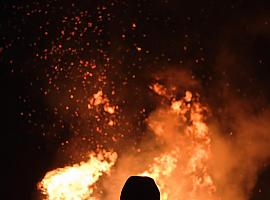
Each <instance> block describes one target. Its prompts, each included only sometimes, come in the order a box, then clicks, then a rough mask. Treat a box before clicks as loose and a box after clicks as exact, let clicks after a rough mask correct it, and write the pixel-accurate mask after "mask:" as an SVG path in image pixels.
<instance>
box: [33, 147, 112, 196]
mask: <svg viewBox="0 0 270 200" xmlns="http://www.w3.org/2000/svg"><path fill="white" fill-rule="evenodd" d="M89 157H90V158H89V160H88V161H87V162H81V163H79V164H75V165H73V166H66V167H64V168H58V169H55V170H53V171H50V172H48V173H47V174H46V175H45V177H44V178H43V180H42V181H41V182H40V183H38V188H39V189H40V190H41V191H42V193H43V194H44V195H46V196H47V199H48V200H61V199H65V200H83V199H89V198H90V197H91V195H92V194H93V190H94V189H93V186H94V184H95V183H96V182H97V181H98V180H99V177H100V176H102V174H103V173H109V172H110V169H111V167H112V166H113V165H114V163H115V161H116V158H117V154H116V153H113V152H101V153H99V154H90V156H89Z"/></svg>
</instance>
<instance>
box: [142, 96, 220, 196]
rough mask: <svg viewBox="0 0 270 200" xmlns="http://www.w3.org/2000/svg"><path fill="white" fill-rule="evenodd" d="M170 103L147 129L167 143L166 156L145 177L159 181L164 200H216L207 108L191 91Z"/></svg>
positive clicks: (151, 121) (150, 118)
mask: <svg viewBox="0 0 270 200" xmlns="http://www.w3.org/2000/svg"><path fill="white" fill-rule="evenodd" d="M156 92H157V94H159V95H162V96H164V97H165V98H170V97H168V96H166V95H164V93H160V92H159V91H156ZM170 102H171V103H170V105H167V106H166V107H165V108H164V107H162V108H161V109H159V110H157V111H156V112H154V113H152V115H151V116H150V117H149V121H148V125H149V127H150V129H151V130H152V131H153V132H154V133H155V134H156V136H157V138H159V139H160V140H162V141H163V142H165V143H164V146H165V149H166V152H165V153H164V154H163V155H162V156H160V157H157V158H155V159H154V163H153V164H152V165H151V166H150V167H149V169H148V170H146V172H144V173H142V175H148V176H150V177H152V178H154V179H155V180H156V182H157V184H158V185H159V188H160V190H161V194H162V196H161V199H162V200H168V199H193V200H203V199H215V197H214V193H215V190H216V186H215V184H214V181H213V179H212V177H211V175H210V173H209V168H208V161H209V159H210V158H211V134H210V132H209V129H208V126H207V124H206V123H205V112H207V108H206V107H204V106H202V105H201V104H200V102H199V99H198V98H195V97H193V95H192V93H191V92H190V91H187V92H186V93H185V96H184V97H183V98H181V99H176V98H172V99H171V101H170Z"/></svg>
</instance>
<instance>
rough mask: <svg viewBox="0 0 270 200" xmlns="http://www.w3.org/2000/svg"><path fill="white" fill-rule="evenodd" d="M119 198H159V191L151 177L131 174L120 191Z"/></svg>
mask: <svg viewBox="0 0 270 200" xmlns="http://www.w3.org/2000/svg"><path fill="white" fill-rule="evenodd" d="M120 200H160V193H159V190H158V187H157V185H156V183H155V181H154V180H153V179H152V178H150V177H145V176H131V177H129V178H128V179H127V181H126V183H125V185H124V187H123V189H122V191H121V197H120Z"/></svg>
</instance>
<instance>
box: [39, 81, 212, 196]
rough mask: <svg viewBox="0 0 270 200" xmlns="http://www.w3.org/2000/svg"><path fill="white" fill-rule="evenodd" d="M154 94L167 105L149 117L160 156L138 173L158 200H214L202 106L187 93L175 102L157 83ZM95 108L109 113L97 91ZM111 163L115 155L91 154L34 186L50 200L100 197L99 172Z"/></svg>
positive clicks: (94, 98)
mask: <svg viewBox="0 0 270 200" xmlns="http://www.w3.org/2000/svg"><path fill="white" fill-rule="evenodd" d="M153 90H154V91H155V92H156V93H157V94H158V95H160V96H162V97H164V98H167V99H168V100H169V102H170V104H169V105H165V106H164V105H163V106H162V107H161V108H159V109H157V110H156V111H154V112H152V113H151V114H150V116H149V117H148V120H147V123H148V127H149V128H150V130H151V131H152V132H153V133H154V134H155V135H156V139H157V140H158V141H160V142H161V144H162V145H161V147H160V150H157V152H158V153H159V156H156V157H155V158H154V159H153V161H152V163H151V161H150V163H151V164H150V165H149V166H147V167H146V169H145V170H144V171H143V172H141V173H139V175H142V176H150V177H152V178H153V179H155V181H156V183H157V184H158V187H159V189H160V191H161V200H168V199H170V200H171V199H175V200H178V199H190V200H206V199H207V200H216V199H217V198H216V197H215V191H216V186H215V183H214V181H213V179H212V177H211V175H210V172H209V171H210V169H209V166H208V163H209V160H210V158H211V133H210V131H209V129H208V126H207V124H206V122H205V113H207V108H206V107H204V106H202V104H201V103H200V102H199V97H198V96H194V95H193V94H192V93H191V92H190V91H186V92H185V96H184V97H182V98H180V99H177V98H175V97H172V96H168V95H167V92H166V91H167V89H166V88H165V87H164V86H162V85H160V84H154V86H153ZM166 102H168V101H166ZM99 105H103V109H104V110H105V111H106V112H109V113H113V111H114V109H111V108H110V106H109V105H110V104H109V100H108V99H107V97H106V96H104V95H103V93H102V91H99V92H98V93H96V94H94V96H93V98H91V99H90V100H89V105H88V106H89V107H91V108H93V106H99ZM106 106H109V107H106ZM110 109H111V110H110ZM135 159H136V158H135ZM115 162H116V153H111V152H107V153H105V155H103V156H102V157H100V154H98V155H90V159H89V161H87V162H82V163H80V164H76V165H73V166H67V167H64V168H59V169H56V170H53V171H51V172H48V173H47V174H46V176H45V177H44V179H43V180H42V181H41V182H40V183H39V184H38V188H39V189H40V190H41V191H42V193H43V194H45V195H47V197H48V199H50V200H58V199H65V200H69V199H80V200H83V199H89V198H90V197H91V198H90V199H99V198H97V197H95V195H94V194H93V191H94V187H95V186H96V182H97V181H98V180H99V177H100V176H102V174H103V173H108V172H110V169H111V168H112V167H113V165H114V163H115ZM127 165H129V164H127ZM135 168H136V167H135ZM127 169H128V168H125V170H127ZM130 175H132V174H130ZM116 179H117V178H116ZM117 180H118V179H117ZM121 184H123V183H121Z"/></svg>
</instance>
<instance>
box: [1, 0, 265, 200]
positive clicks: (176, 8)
mask: <svg viewBox="0 0 270 200" xmlns="http://www.w3.org/2000/svg"><path fill="white" fill-rule="evenodd" d="M111 3H113V4H114V6H111V7H110V6H108V5H111ZM103 5H106V6H108V7H109V11H108V12H109V13H111V15H112V16H113V17H112V20H111V21H107V20H103V21H101V22H99V23H100V26H102V27H103V31H104V32H105V33H104V34H103V35H102V36H97V35H96V34H92V35H91V34H90V35H89V36H88V39H89V40H90V41H91V40H96V38H95V37H98V39H100V40H102V41H111V42H112V44H113V45H112V46H111V47H106V46H104V45H103V46H102V47H101V48H104V49H105V51H108V52H110V53H111V56H112V57H113V56H114V57H115V58H116V59H115V60H121V61H122V62H121V64H119V65H120V66H121V70H120V71H121V73H122V74H123V75H122V76H123V77H128V78H129V76H130V74H136V75H138V76H139V75H140V74H143V73H149V72H152V71H159V70H164V69H165V68H168V66H173V68H177V67H178V66H180V68H181V67H182V68H185V69H186V68H188V69H189V71H190V72H191V73H192V74H193V75H194V76H195V77H196V79H198V80H200V82H201V83H202V90H204V93H205V98H206V99H207V98H210V100H209V102H210V103H211V102H212V104H213V105H215V104H220V103H222V102H221V100H219V98H221V96H219V94H216V93H215V94H212V97H210V96H211V91H212V90H214V89H215V91H216V88H218V87H220V88H226V87H229V90H230V92H231V93H232V95H236V96H237V97H238V98H242V99H256V101H258V102H259V104H258V107H256V108H255V110H257V111H258V112H259V111H260V109H264V108H267V107H268V106H269V102H270V78H269V72H270V70H269V67H270V14H269V13H270V7H269V3H268V1H244V0H235V1H214V0H208V1H179V0H162V1H161V0H155V1H154V0H153V1H151V0H150V1H146V0H145V1H122V0H119V1H92V0H89V1H70V0H66V1H60V0H59V1H56V0H55V1H27V0H24V1H12V0H10V1H1V3H0V16H1V19H0V20H1V21H0V73H1V75H0V81H1V82H0V87H1V89H0V91H1V116H2V119H1V135H2V137H1V149H2V150H1V152H2V155H3V156H4V159H2V162H1V163H2V165H3V166H4V168H5V170H2V177H4V179H2V182H3V184H4V197H5V196H6V198H3V199H20V200H21V199H31V198H33V193H34V191H35V188H36V183H37V182H38V181H39V180H40V179H41V178H42V176H43V175H44V173H45V172H46V171H48V170H49V169H52V168H53V167H54V165H55V154H56V152H58V151H59V148H60V147H61V143H62V142H63V141H65V140H66V139H67V138H69V137H70V135H71V134H72V132H71V131H70V129H69V128H57V126H58V125H57V124H56V127H55V126H52V122H53V121H54V120H57V119H58V118H57V117H56V116H55V115H54V113H53V112H52V111H50V109H48V107H49V106H48V103H47V99H46V98H44V96H43V94H42V92H40V91H41V90H40V88H44V87H46V86H47V83H46V82H45V81H43V79H42V78H43V75H44V70H46V68H47V67H48V66H47V64H46V63H45V64H44V62H42V61H40V60H39V59H37V58H36V57H35V54H36V53H37V52H42V50H43V49H45V48H47V47H49V46H50V45H51V43H50V42H51V41H53V40H54V39H55V37H56V35H57V34H56V33H57V31H58V28H57V27H58V25H59V24H60V22H61V19H62V18H63V16H73V15H75V14H76V13H78V12H80V11H84V10H88V11H89V13H91V14H92V13H93V14H92V16H91V17H90V18H91V20H93V21H94V22H95V19H97V18H98V17H97V16H98V11H97V7H99V6H103ZM39 9H40V10H41V11H40V12H38V10H39ZM45 11H47V13H48V14H44V13H45ZM31 12H33V13H31ZM29 13H30V14H29ZM48 21H49V22H50V24H49V25H48V24H46V22H48ZM133 23H135V24H136V28H134V29H135V30H133V28H132V24H133ZM40 26H43V27H46V28H44V29H40ZM45 29H46V31H48V32H49V33H50V34H49V36H48V37H44V31H45ZM123 34H125V35H126V39H125V40H122V35H123ZM144 35H146V36H144ZM35 42H36V43H37V44H36V45H33V44H34V43H35ZM99 43H100V42H99ZM101 43H102V42H101ZM96 45H97V46H95V45H94V47H93V48H95V47H98V44H96ZM137 46H139V47H141V48H142V49H143V51H145V50H149V52H150V53H146V54H145V55H144V56H140V55H137V52H136V50H133V49H135V48H136V47H137ZM134 47H135V48H134ZM126 49H131V50H130V51H126ZM92 55H95V53H93V54H92ZM97 55H98V53H97ZM81 56H82V57H83V56H84V55H83V53H82V54H81ZM98 56H99V55H98ZM66 59H69V58H68V57H66ZM37 77H38V78H37ZM120 79H121V78H120ZM123 79H124V78H123ZM144 81H145V80H144ZM139 82H140V81H139ZM137 83H138V82H137ZM146 83H147V82H146ZM134 84H135V83H134ZM131 85H132V84H131ZM213 96H214V97H213ZM211 98H214V99H215V100H211ZM146 104H147V103H146ZM146 106H147V105H146ZM150 107H151V106H150ZM64 123H66V124H68V121H66V122H64ZM44 127H45V128H44ZM56 130H57V131H56ZM48 132H50V133H54V132H58V135H56V136H55V135H53V134H52V135H49V136H46V137H45V136H44V134H45V135H46V134H47V133H48ZM43 133H44V134H43ZM269 180H270V169H269V166H267V165H266V166H265V168H264V169H263V170H262V171H261V172H260V174H259V176H258V181H257V184H256V186H255V189H254V192H253V195H252V197H251V199H252V200H263V199H264V200H267V199H269V198H270V190H269V186H270V182H269Z"/></svg>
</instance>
